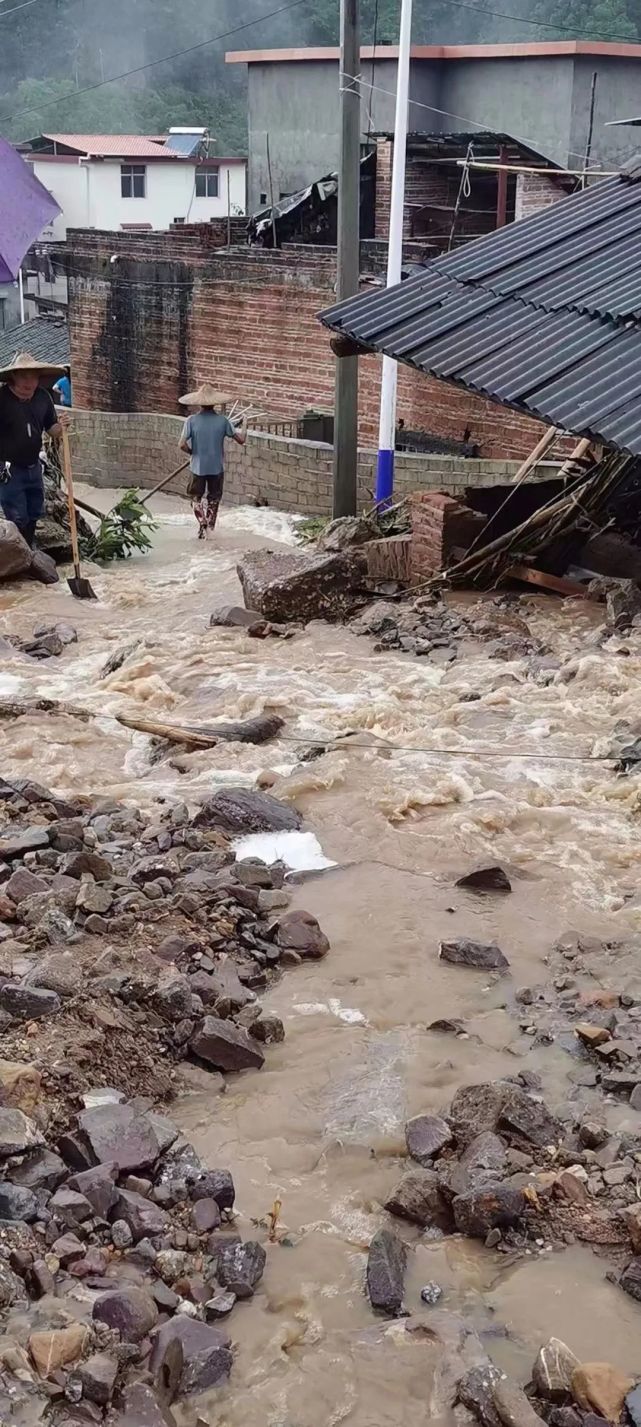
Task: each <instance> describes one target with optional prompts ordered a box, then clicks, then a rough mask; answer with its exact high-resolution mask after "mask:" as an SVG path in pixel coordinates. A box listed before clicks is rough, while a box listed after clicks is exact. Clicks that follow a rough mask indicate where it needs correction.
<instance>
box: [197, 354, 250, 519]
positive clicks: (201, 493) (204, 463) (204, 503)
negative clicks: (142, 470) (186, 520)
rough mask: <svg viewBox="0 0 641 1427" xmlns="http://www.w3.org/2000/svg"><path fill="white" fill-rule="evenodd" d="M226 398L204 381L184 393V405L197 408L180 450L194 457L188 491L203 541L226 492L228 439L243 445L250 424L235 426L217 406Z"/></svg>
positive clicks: (216, 515) (215, 517)
mask: <svg viewBox="0 0 641 1427" xmlns="http://www.w3.org/2000/svg"><path fill="white" fill-rule="evenodd" d="M224 401H225V398H224V397H222V396H221V395H220V393H219V392H217V391H215V390H214V388H213V386H211V385H210V383H209V382H203V384H202V386H199V387H198V390H197V391H190V392H188V393H187V395H186V396H181V398H180V404H181V406H195V407H197V408H198V410H197V412H196V414H195V415H194V416H188V417H187V420H186V422H185V425H184V427H183V433H182V437H181V439H180V450H181V451H186V453H187V455H188V456H190V457H191V460H190V463H189V464H190V467H191V479H190V482H189V486H188V493H189V495H190V496H191V497H192V505H193V511H194V515H195V516H196V520H197V521H198V539H199V540H204V539H205V538H206V536H207V534H208V533H209V531H210V530H214V529H215V526H216V520H217V518H218V510H219V506H220V502H221V500H222V495H223V486H224V481H225V474H224V461H223V451H224V445H225V441H226V440H231V441H236V442H237V443H238V445H239V446H244V445H245V441H246V440H247V426H246V423H245V422H244V421H243V422H242V423H241V425H240V426H238V427H236V426H232V423H231V421H230V420H229V417H227V416H225V414H224V412H222V411H217V410H216V407H217V406H221V405H223V403H224Z"/></svg>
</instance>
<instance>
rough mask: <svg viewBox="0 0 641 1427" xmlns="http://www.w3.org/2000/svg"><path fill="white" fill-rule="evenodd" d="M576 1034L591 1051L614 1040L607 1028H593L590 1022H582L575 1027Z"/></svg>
mask: <svg viewBox="0 0 641 1427" xmlns="http://www.w3.org/2000/svg"><path fill="white" fill-rule="evenodd" d="M574 1034H575V1036H578V1038H579V1040H580V1041H582V1042H583V1044H584V1045H586V1046H588V1047H589V1048H590V1049H593V1047H594V1046H598V1045H603V1044H604V1043H605V1041H609V1040H611V1039H612V1033H611V1032H610V1031H609V1030H608V1029H607V1028H606V1027H605V1026H593V1025H592V1024H591V1022H590V1021H581V1022H580V1023H579V1025H578V1026H575V1027H574Z"/></svg>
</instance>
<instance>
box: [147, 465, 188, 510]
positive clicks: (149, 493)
mask: <svg viewBox="0 0 641 1427" xmlns="http://www.w3.org/2000/svg"><path fill="white" fill-rule="evenodd" d="M188 465H189V457H187V460H186V461H183V463H182V466H176V469H175V471H170V472H169V475H168V476H163V478H162V480H161V481H159V482H158V485H157V486H154V488H153V490H152V491H147V494H146V495H143V496H141V498H140V504H141V505H146V504H147V501H148V500H151V497H152V495H155V494H156V491H161V490H162V488H163V486H167V485H169V482H170V481H173V478H174V476H179V475H180V472H181V471H185V470H186V469H187V466H188Z"/></svg>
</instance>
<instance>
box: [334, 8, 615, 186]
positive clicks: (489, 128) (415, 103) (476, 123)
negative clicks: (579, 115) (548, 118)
mask: <svg viewBox="0 0 641 1427" xmlns="http://www.w3.org/2000/svg"><path fill="white" fill-rule="evenodd" d="M447 3H448V4H454V3H455V0H447ZM456 3H458V0H456ZM639 50H640V51H641V45H640V46H639ZM344 77H345V79H348V80H351V81H352V83H358V84H364V85H365V87H366V88H367V89H371V90H376V92H377V93H378V94H386V95H387V97H388V98H389V99H395V98H396V95H395V92H394V90H393V89H384V88H383V86H382V85H380V84H369V83H368V81H367V80H366V79H363V78H362V77H361V76H360V75H355V74H346V75H345V76H344ZM408 107H409V108H410V109H412V108H414V109H428V110H429V112H430V114H441V115H443V117H444V118H446V119H458V121H459V123H461V124H470V125H471V126H472V128H473V129H482V130H483V131H484V133H488V134H489V133H492V132H494V126H493V125H492V124H487V123H485V122H483V121H482V120H481V119H470V118H469V117H468V116H467V115H465V114H454V113H453V112H452V110H451V109H438V108H437V107H436V105H435V104H425V103H424V102H423V101H422V100H419V99H410V100H409V101H408ZM510 138H512V139H516V141H517V143H519V144H523V145H524V146H525V148H528V149H533V150H534V151H535V152H537V146H536V142H535V141H534V140H533V139H525V138H524V137H523V135H522V134H511V135H510ZM567 152H568V154H572V156H573V157H574V158H584V157H585V154H582V153H580V152H579V150H578V149H568V151H567ZM554 172H555V171H554V169H551V170H550V173H551V176H552V177H554ZM564 172H565V170H564V169H561V170H560V173H561V174H563V173H564ZM590 172H591V170H589V169H588V175H589V173H590Z"/></svg>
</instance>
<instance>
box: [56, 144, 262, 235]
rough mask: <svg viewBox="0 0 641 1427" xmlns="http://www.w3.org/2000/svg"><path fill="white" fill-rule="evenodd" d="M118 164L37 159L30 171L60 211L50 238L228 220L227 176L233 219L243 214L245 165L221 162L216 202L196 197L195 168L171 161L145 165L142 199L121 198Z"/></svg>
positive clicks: (212, 199)
mask: <svg viewBox="0 0 641 1427" xmlns="http://www.w3.org/2000/svg"><path fill="white" fill-rule="evenodd" d="M121 166H122V165H121V163H120V161H117V162H110V161H108V160H106V161H100V162H96V163H88V164H86V163H82V164H81V163H79V161H78V159H72V158H70V159H69V160H65V159H61V158H55V157H54V158H53V159H51V158H47V157H44V158H39V159H35V160H34V161H33V164H32V167H33V171H34V173H35V175H36V177H37V178H39V179H40V182H41V183H43V184H44V186H45V188H48V189H49V192H50V193H52V194H53V196H54V198H55V199H56V200H57V202H58V203H59V205H60V207H61V209H62V212H61V213H60V214H59V216H58V217H57V218H56V219H54V222H53V224H52V225H51V233H50V236H51V237H52V238H55V239H63V238H64V237H65V236H66V232H67V229H68V228H100V229H106V228H113V229H119V228H122V226H123V225H124V224H128V223H146V224H151V227H152V228H153V229H158V230H160V229H164V228H169V227H170V225H171V224H172V223H173V222H174V220H175V219H176V218H184V219H186V220H187V221H188V222H190V223H206V222H208V221H209V219H210V218H223V217H226V215H227V175H228V174H229V190H230V192H229V197H230V203H231V212H232V215H238V214H242V213H244V212H245V166H244V164H242V163H233V164H226V163H224V162H223V163H221V165H220V169H219V178H218V197H217V198H196V196H195V167H194V165H193V164H189V163H185V164H183V163H182V162H180V161H178V160H175V161H174V162H172V161H170V160H169V161H167V162H166V163H165V162H158V161H154V162H153V163H148V164H146V165H144V164H143V167H145V169H146V196H145V198H123V197H122V193H121V175H120V170H121Z"/></svg>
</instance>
